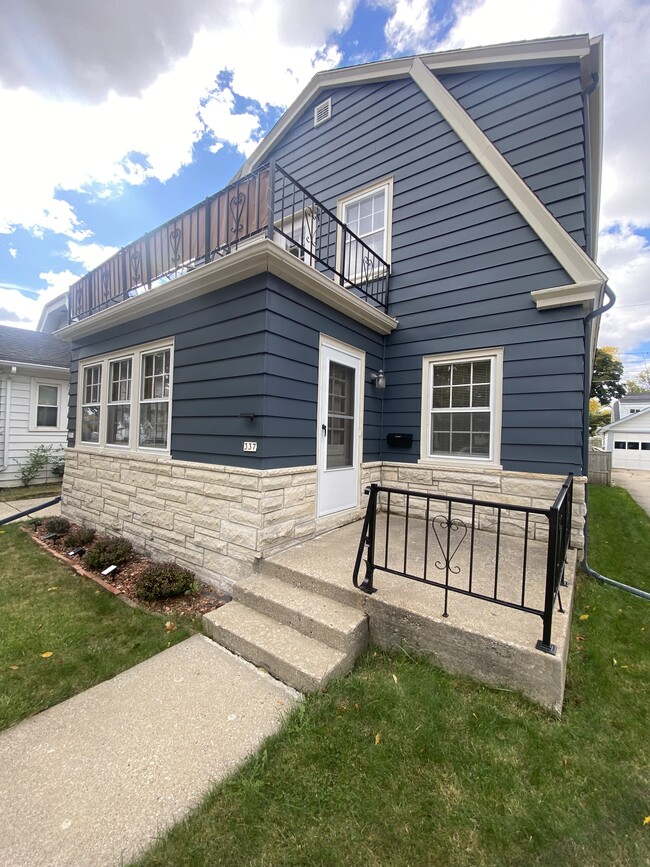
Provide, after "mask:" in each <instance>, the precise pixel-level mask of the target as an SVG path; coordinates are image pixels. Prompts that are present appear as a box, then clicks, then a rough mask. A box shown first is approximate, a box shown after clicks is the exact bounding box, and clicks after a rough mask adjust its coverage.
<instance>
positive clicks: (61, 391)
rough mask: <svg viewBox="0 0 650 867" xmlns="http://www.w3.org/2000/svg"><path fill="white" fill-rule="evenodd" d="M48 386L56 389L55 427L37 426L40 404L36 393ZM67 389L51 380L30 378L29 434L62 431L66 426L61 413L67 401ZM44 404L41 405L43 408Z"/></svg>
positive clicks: (65, 418) (64, 417)
mask: <svg viewBox="0 0 650 867" xmlns="http://www.w3.org/2000/svg"><path fill="white" fill-rule="evenodd" d="M42 385H44V386H48V387H49V388H56V390H57V395H56V424H55V425H44V424H38V407H39V406H41V404H39V403H38V393H39V389H40V387H41V386H42ZM67 393H68V392H67V388H65V387H64V384H63V383H62V382H57V381H56V380H53V379H45V378H41V377H32V379H31V381H30V402H29V431H30V433H37V432H39V431H43V432H45V431H64V430H65V429H66V425H67V415H66V413H65V412H63V407H64V406H65V403H66V399H67ZM45 405H46V404H42V406H45Z"/></svg>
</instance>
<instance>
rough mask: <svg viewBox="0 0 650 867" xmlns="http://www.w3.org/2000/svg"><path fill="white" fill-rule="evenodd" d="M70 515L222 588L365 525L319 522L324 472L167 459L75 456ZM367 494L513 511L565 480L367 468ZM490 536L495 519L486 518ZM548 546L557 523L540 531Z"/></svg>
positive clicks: (347, 515)
mask: <svg viewBox="0 0 650 867" xmlns="http://www.w3.org/2000/svg"><path fill="white" fill-rule="evenodd" d="M65 460H66V463H65V475H64V479H63V499H62V507H63V509H62V511H63V514H64V515H65V516H66V517H68V518H70V519H71V520H73V521H75V522H76V523H80V524H84V525H86V526H92V527H94V528H95V529H97V530H99V531H100V532H104V533H111V534H116V535H121V536H126V537H127V538H128V539H130V540H131V541H132V542H133V543H134V544H135V546H136V547H137V548H138V549H139V550H140V551H143V552H144V553H146V554H147V555H148V556H150V557H153V558H155V559H158V560H169V559H171V560H175V561H176V562H177V563H180V564H182V565H184V566H187V567H188V568H190V569H192V570H193V571H194V572H195V573H196V574H197V576H198V577H199V578H202V579H203V580H206V581H208V582H210V583H212V584H216V585H218V586H219V587H221V588H222V589H225V590H229V589H231V587H232V583H233V582H234V581H235V580H236V579H238V578H241V577H242V576H244V575H245V574H247V573H249V572H251V571H252V569H253V568H254V566H255V563H256V561H257V560H259V559H260V558H263V557H269V556H271V555H272V554H274V553H277V552H278V551H280V550H282V549H284V548H287V547H290V546H292V545H295V544H297V543H299V542H303V541H306V540H307V539H311V538H313V537H314V536H316V535H318V534H320V533H322V532H325V531H327V530H331V529H334V528H336V527H339V526H342V525H343V524H346V523H349V522H351V521H355V520H357V519H359V518H360V517H362V515H363V511H364V509H365V498H364V497H363V496H362V498H361V500H362V507H361V508H359V509H352V510H350V511H347V512H344V513H341V514H337V515H333V516H330V517H327V518H317V517H316V467H315V466H310V467H297V468H290V469H281V470H251V469H242V468H239V467H227V466H223V465H212V464H197V463H191V462H188V461H176V460H172V459H170V458H168V457H157V456H150V455H142V454H125V453H121V454H117V453H115V452H113V451H108V450H105V449H102V450H95V449H93V450H91V449H83V448H72V449H67V450H66V458H65ZM361 482H362V489H363V488H365V486H366V485H368V484H370V483H371V482H377V483H379V484H384V485H387V486H396V487H400V488H408V489H410V490H430V491H432V492H439V493H441V494H447V495H455V496H459V497H467V498H473V499H478V500H489V501H494V502H504V503H510V504H512V505H528V506H531V505H536V506H542V507H544V508H546V507H548V506H550V505H551V504H552V503H553V501H554V500H555V497H556V496H557V494H558V492H559V490H560V485H561V484H562V482H563V478H562V477H560V476H547V475H541V474H538V473H514V472H507V471H503V470H492V469H489V470H488V469H486V470H481V469H476V468H471V469H470V468H464V467H459V468H453V469H452V468H449V467H444V468H442V467H424V466H422V465H416V464H401V463H394V462H373V463H367V464H364V466H363V469H362V479H361ZM576 482H577V484H576V487H575V491H574V516H573V529H574V533H573V544H574V547H576V548H579V549H580V548H582V533H583V526H584V514H585V506H584V479H582V478H581V479H577V480H576ZM502 518H503V519H504V520H502V531H503V532H510V533H521V532H522V531H523V521H521V520H520V517H519V515H518V514H517V513H516V512H512V513H510V512H509V513H507V514H506V513H504V515H503V516H502ZM479 521H480V526H481V529H491V528H492V527H493V526H494V523H495V516H494V512H493V510H491V509H489V508H488V509H483V510H481V512H480V515H479ZM529 532H530V534H531V536H532V535H534V536H535V538H538V539H543V538H545V534H546V533H547V532H548V522H547V521H546V520H545V519H543V520H542V521H539V522H533V523H532V524H531V527H530V530H529Z"/></svg>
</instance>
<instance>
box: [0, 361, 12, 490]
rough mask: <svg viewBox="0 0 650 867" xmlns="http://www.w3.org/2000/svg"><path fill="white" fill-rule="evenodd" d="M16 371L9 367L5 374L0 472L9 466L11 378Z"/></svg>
mask: <svg viewBox="0 0 650 867" xmlns="http://www.w3.org/2000/svg"><path fill="white" fill-rule="evenodd" d="M15 372H16V368H15V367H12V368H11V373H8V374H7V390H6V392H5V429H4V438H3V442H2V465H0V473H4V471H5V470H6V469H7V467H8V466H9V434H10V430H11V380H12V379H13V375H14V373H15Z"/></svg>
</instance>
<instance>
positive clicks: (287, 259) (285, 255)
mask: <svg viewBox="0 0 650 867" xmlns="http://www.w3.org/2000/svg"><path fill="white" fill-rule="evenodd" d="M264 273H269V274H274V275H275V276H276V277H279V278H281V279H283V280H286V281H287V282H288V283H291V285H293V286H295V287H296V288H298V289H300V290H301V291H303V292H305V293H306V294H307V295H311V296H312V297H313V298H316V299H318V300H319V301H322V302H323V303H324V304H327V305H328V306H329V307H332V308H333V309H334V310H337V311H338V312H339V313H343V314H345V315H346V316H349V317H350V318H351V319H354V320H355V321H356V322H359V323H361V324H362V325H366V326H367V327H368V328H370V329H372V330H373V331H375V332H377V333H378V334H390V332H391V331H394V330H395V328H397V324H398V323H397V320H396V319H394V318H393V317H392V316H388V315H387V314H385V313H382V311H381V310H377V309H376V308H375V307H372V306H371V305H370V304H368V303H367V302H366V301H362V300H361V299H360V298H358V297H357V296H356V295H354V294H353V293H352V292H351V291H350V290H348V289H344V288H343V287H341V286H339V285H338V284H336V283H334V281H333V280H331V279H329V278H328V277H325V276H324V275H323V274H321V273H320V272H319V271H316V269H315V268H312V267H311V266H310V265H307V264H306V263H305V262H302V261H301V260H300V259H298V258H296V257H295V256H293V255H292V254H291V253H289V252H288V251H286V250H282V249H281V248H280V247H279V246H278V245H277V244H274V243H273V242H272V241H270V240H269V239H268V238H262V239H260V240H256V241H253V242H251V243H250V244H247V245H246V246H244V247H241V248H240V249H239V250H236V251H235V252H233V253H230V254H228V255H227V256H224V257H223V258H222V259H218V260H217V261H215V262H212V263H211V264H209V265H204V266H202V267H201V268H197V269H196V270H195V271H191V272H190V273H188V274H185V275H183V276H182V277H177V278H176V279H174V280H171V281H170V282H169V283H166V284H164V285H162V286H156V287H155V288H153V289H150V290H149V291H147V292H144V293H143V294H142V295H138V296H137V297H135V298H130V299H128V300H127V301H121V302H120V303H119V304H116V305H115V306H114V307H109V308H107V309H106V310H102V311H100V312H99V313H94V314H93V315H92V316H89V317H88V318H87V319H82V320H80V321H79V322H73V323H72V324H71V325H66V326H65V327H64V328H61V329H60V330H59V331H57V332H56V336H57V337H60V338H61V339H62V340H68V341H73V340H78V339H80V338H83V337H89V336H90V335H93V334H96V333H98V332H101V331H105V330H106V329H108V328H114V327H116V326H119V325H124V324H126V323H127V322H132V321H133V320H134V319H138V318H140V317H141V316H147V315H149V314H151V313H156V312H157V311H159V310H165V309H167V308H169V307H171V306H172V305H175V304H182V303H183V302H184V301H187V300H189V299H191V298H197V297H199V296H201V295H206V294H208V293H209V292H214V291H217V290H219V289H223V288H225V287H226V286H231V285H232V284H233V283H238V282H240V281H241V280H245V279H247V278H249V277H254V276H256V275H258V274H264Z"/></svg>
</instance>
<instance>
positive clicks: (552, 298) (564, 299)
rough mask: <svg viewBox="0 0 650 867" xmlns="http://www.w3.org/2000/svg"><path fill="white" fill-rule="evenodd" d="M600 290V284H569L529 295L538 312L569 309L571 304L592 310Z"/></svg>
mask: <svg viewBox="0 0 650 867" xmlns="http://www.w3.org/2000/svg"><path fill="white" fill-rule="evenodd" d="M600 288H601V283H600V282H592V283H571V284H569V285H568V286H554V287H552V288H551V289H536V290H535V291H534V292H531V293H530V294H531V297H532V299H533V301H534V302H535V306H536V307H537V309H538V310H546V309H548V308H550V307H569V306H570V305H572V304H582V305H584V306H585V308H588V309H592V307H593V306H595V305H596V304H597V303H598V301H599V297H600Z"/></svg>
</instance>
